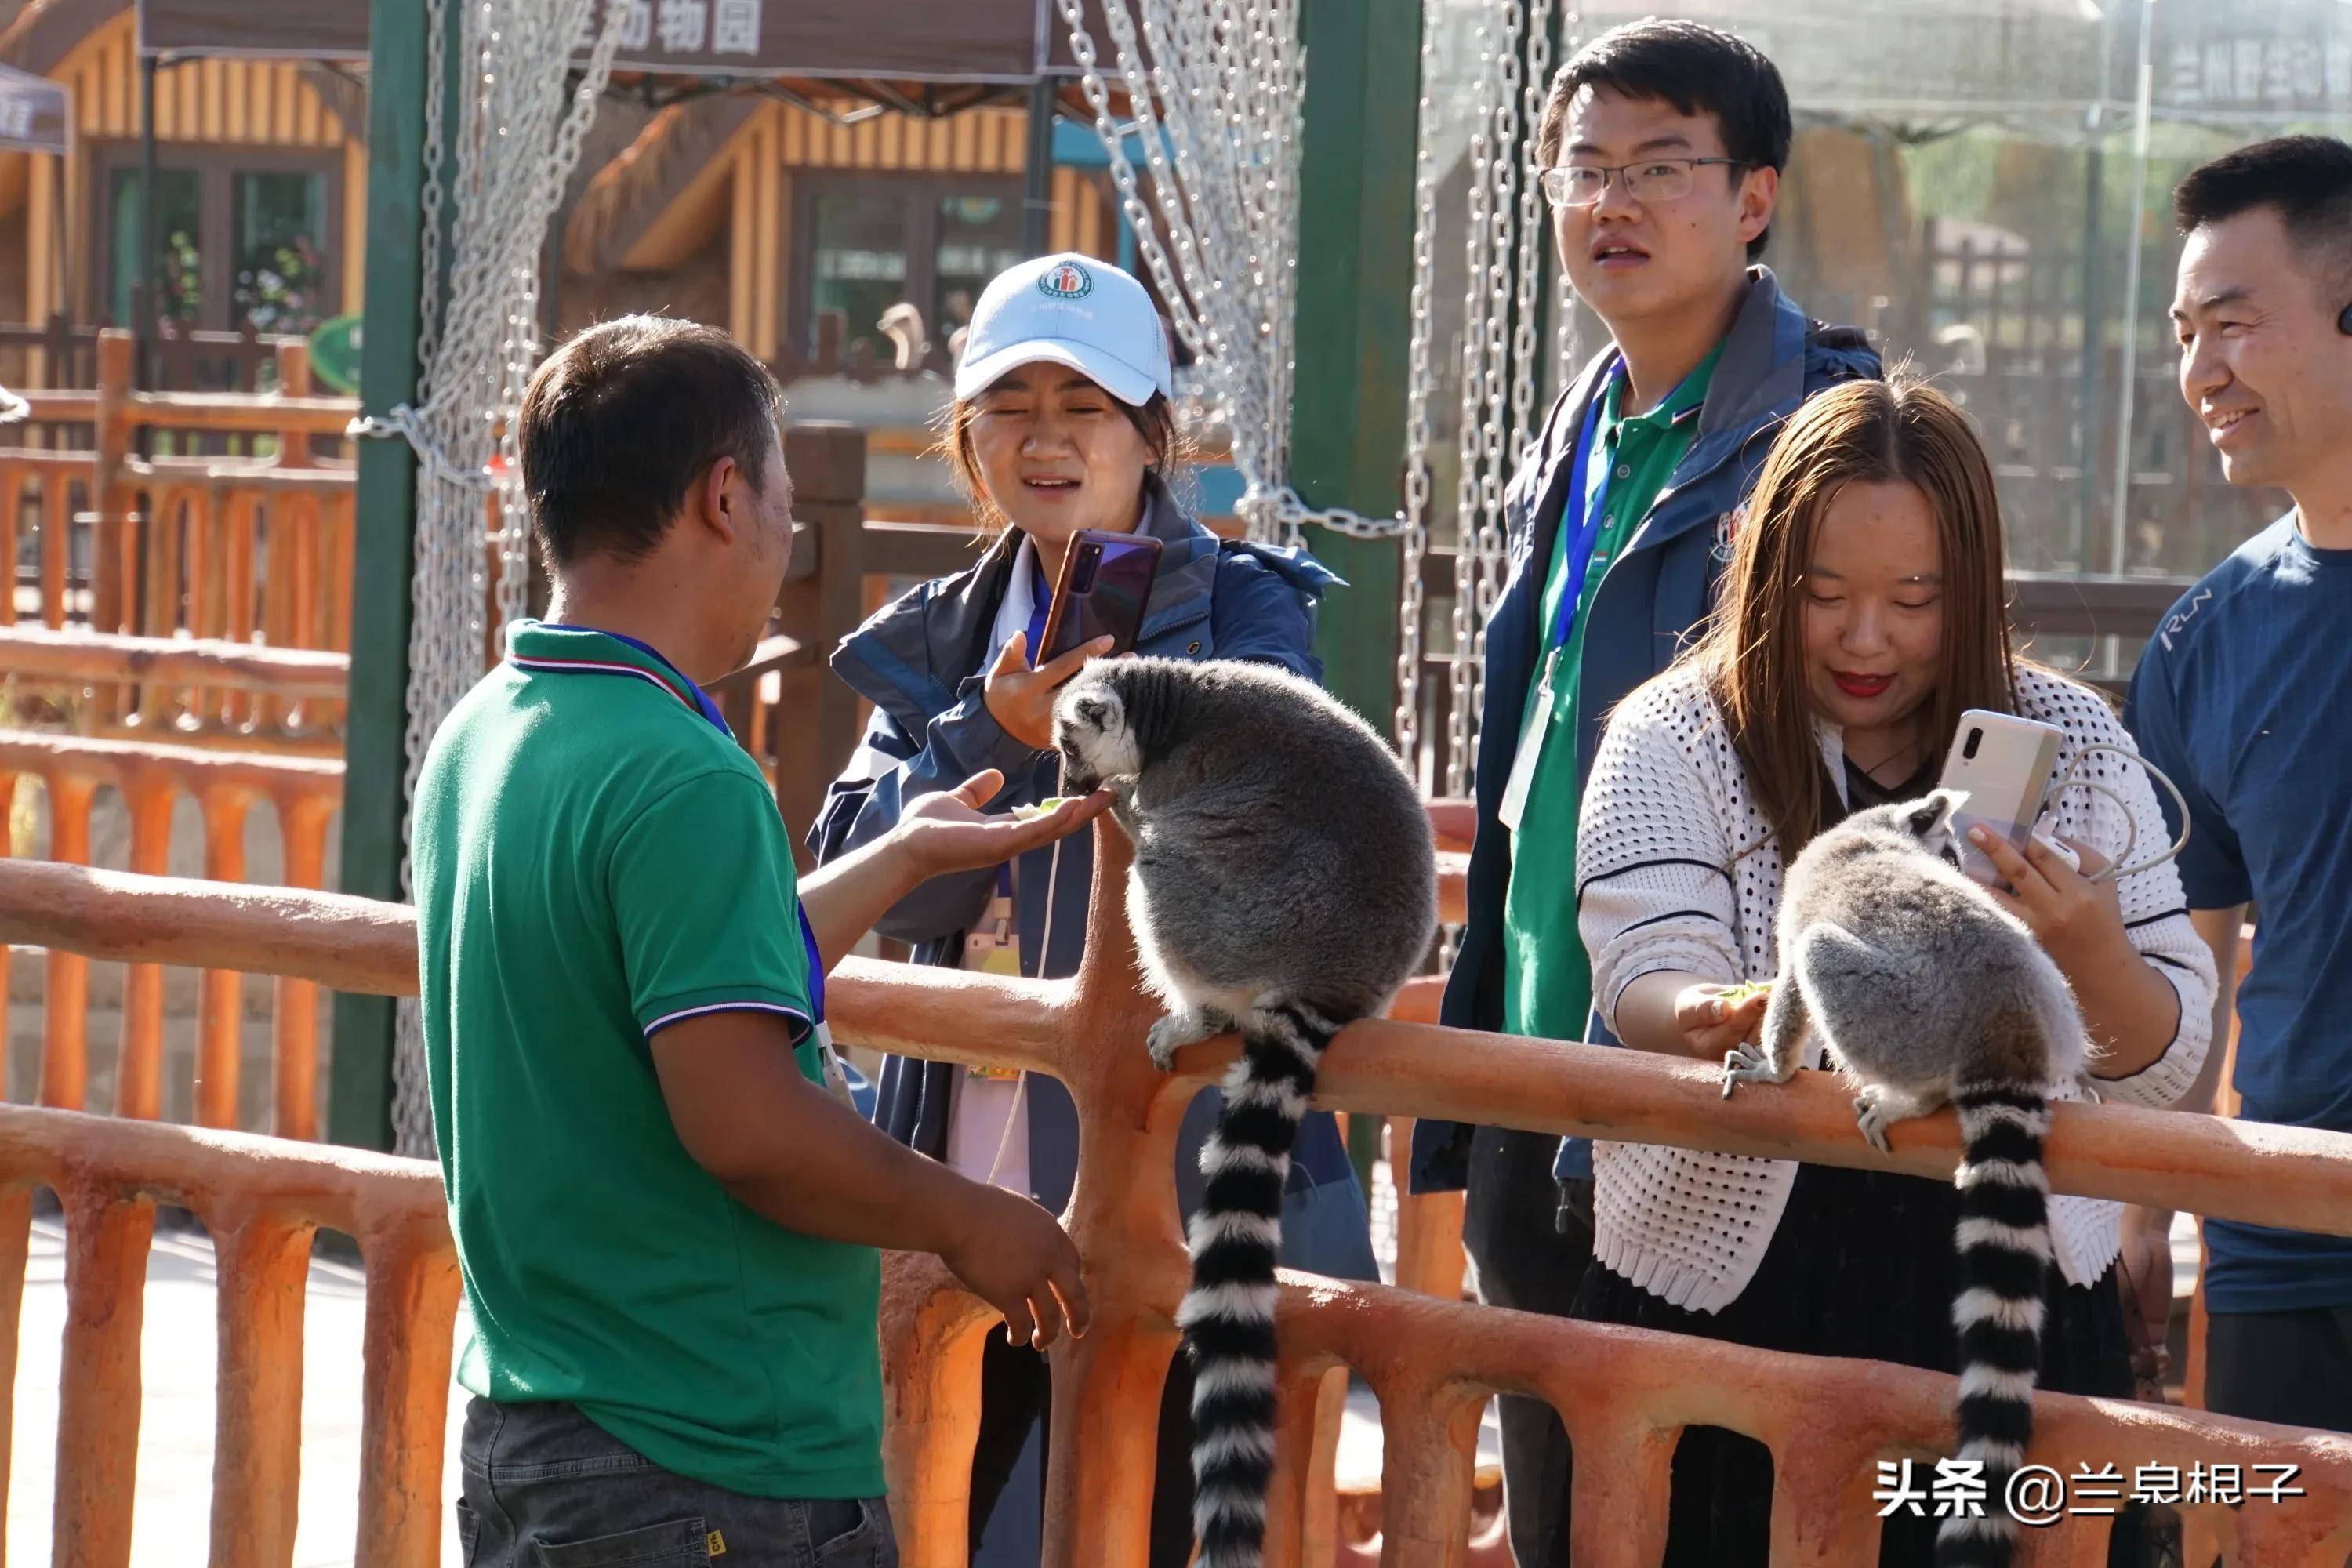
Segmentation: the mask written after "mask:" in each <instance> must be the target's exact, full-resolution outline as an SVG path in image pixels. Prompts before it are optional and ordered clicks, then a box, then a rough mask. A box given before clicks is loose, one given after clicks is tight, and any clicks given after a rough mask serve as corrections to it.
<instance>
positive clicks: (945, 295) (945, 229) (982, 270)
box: [924, 195, 1022, 341]
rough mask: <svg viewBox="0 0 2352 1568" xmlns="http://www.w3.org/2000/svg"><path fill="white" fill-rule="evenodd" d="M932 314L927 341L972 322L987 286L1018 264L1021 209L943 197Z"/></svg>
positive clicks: (993, 199) (992, 200) (1010, 203)
mask: <svg viewBox="0 0 2352 1568" xmlns="http://www.w3.org/2000/svg"><path fill="white" fill-rule="evenodd" d="M933 256H934V258H935V266H934V279H935V280H934V282H933V284H932V287H931V301H930V304H931V308H930V310H929V313H928V314H927V315H926V316H925V318H924V319H925V320H926V321H929V322H931V323H933V325H932V329H931V335H932V336H933V337H934V338H939V339H941V340H942V341H944V339H945V337H946V335H947V334H948V333H950V332H951V331H955V330H956V329H957V328H958V327H961V326H964V325H966V324H967V323H969V322H970V321H971V308H972V304H973V302H974V301H976V300H979V298H980V291H981V290H982V289H985V288H987V287H988V280H989V279H992V278H993V277H995V276H996V275H997V274H998V273H1000V272H1002V271H1003V270H1004V269H1005V268H1008V267H1010V266H1012V265H1013V263H1014V262H1016V261H1018V260H1020V259H1021V257H1022V249H1021V203H1020V202H1019V201H1018V200H1017V199H1008V198H1006V197H1003V196H961V195H960V196H941V197H940V205H939V243H938V246H937V247H936V249H935V250H934V252H933Z"/></svg>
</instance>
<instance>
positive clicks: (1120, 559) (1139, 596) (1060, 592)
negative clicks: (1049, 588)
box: [1032, 529, 1160, 668]
mask: <svg viewBox="0 0 2352 1568" xmlns="http://www.w3.org/2000/svg"><path fill="white" fill-rule="evenodd" d="M1159 570H1160V541H1158V540H1156V539H1153V538H1151V537H1150V535H1149V534H1133V533H1101V532H1097V531H1095V530H1093V529H1085V530H1082V531H1079V532H1077V533H1076V534H1073V535H1072V536H1071V538H1070V547H1069V549H1067V550H1066V551H1065V552H1063V553H1062V577H1061V581H1060V582H1058V583H1055V584H1054V605H1053V608H1052V609H1050V610H1048V611H1047V612H1046V613H1045V641H1044V646H1043V647H1041V648H1039V650H1038V653H1037V658H1035V660H1034V663H1033V666H1032V668H1034V666H1035V665H1038V664H1044V663H1045V661H1046V660H1047V659H1052V658H1060V657H1061V656H1062V655H1064V654H1066V653H1067V652H1069V651H1070V650H1071V649H1072V648H1074V647H1079V646H1081V645H1083V644H1086V643H1090V642H1092V641H1094V639H1095V638H1097V637H1109V638H1110V639H1111V643H1112V646H1111V651H1112V652H1113V653H1129V652H1132V651H1133V650H1134V647H1135V637H1136V634H1137V632H1138V631H1139V630H1140V629H1141V628H1142V626H1143V607H1144V605H1146V604H1147V603H1149V602H1150V598H1151V578H1152V575H1153V574H1155V573H1157V572H1158V571H1159Z"/></svg>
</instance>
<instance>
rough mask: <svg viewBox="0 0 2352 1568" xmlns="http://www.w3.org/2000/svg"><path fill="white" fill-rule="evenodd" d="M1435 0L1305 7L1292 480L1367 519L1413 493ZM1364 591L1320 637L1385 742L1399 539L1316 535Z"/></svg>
mask: <svg viewBox="0 0 2352 1568" xmlns="http://www.w3.org/2000/svg"><path fill="white" fill-rule="evenodd" d="M1421 5H1422V0H1307V5H1306V6H1305V8H1304V15H1303V16H1302V18H1301V22H1300V28H1301V31H1302V33H1303V34H1304V36H1305V44H1306V51H1307V96H1306V103H1305V105H1304V110H1303V112H1304V115H1305V120H1306V127H1305V135H1304V141H1303V144H1302V146H1301V148H1300V172H1299V214H1298V230H1299V247H1298V249H1299V256H1298V321H1297V367H1298V368H1297V377H1296V382H1295V386H1296V390H1295V393H1294V395H1293V402H1292V405H1291V406H1292V418H1291V429H1292V435H1291V458H1290V470H1291V482H1292V483H1293V484H1295V485H1296V486H1297V489H1298V492H1299V494H1300V495H1302V496H1303V497H1305V498H1306V500H1307V502H1308V503H1309V504H1310V505H1314V506H1344V507H1347V508H1349V510H1353V511H1357V512H1360V513H1362V514H1364V515H1366V516H1368V517H1386V516H1389V515H1391V513H1393V512H1394V511H1396V510H1397V509H1398V507H1399V505H1400V504H1401V502H1402V496H1403V481H1404V470H1403V465H1402V461H1401V454H1402V452H1403V451H1404V398H1405V370H1406V359H1407V351H1408V347H1409V333H1410V329H1411V320H1412V179H1413V145H1414V135H1415V131H1416V121H1417V119H1418V116H1417V114H1416V113H1415V109H1414V106H1415V105H1416V104H1417V103H1418V102H1419V101H1420V94H1421ZM1313 544H1314V549H1315V553H1316V554H1317V555H1318V556H1319V557H1321V558H1322V560H1323V562H1324V563H1325V564H1327V565H1328V566H1329V567H1330V568H1331V569H1332V570H1333V571H1335V572H1337V573H1339V575H1340V576H1342V577H1345V578H1346V579H1347V580H1348V582H1349V584H1350V585H1349V587H1347V588H1343V589H1339V590H1337V591H1335V592H1334V593H1333V594H1332V595H1331V596H1330V597H1329V598H1328V600H1326V601H1325V603H1324V605H1323V609H1322V614H1321V617H1320V624H1319V629H1318V634H1317V637H1316V651H1317V652H1318V654H1320V655H1321V656H1322V658H1323V671H1324V680H1325V683H1326V684H1327V685H1328V687H1329V688H1330V689H1331V692H1332V695H1334V696H1336V697H1338V698H1339V699H1340V700H1342V701H1344V702H1346V703H1347V704H1349V706H1350V707H1352V708H1354V709H1355V710H1357V711H1358V712H1359V713H1361V714H1362V715H1363V716H1364V717H1365V718H1367V719H1369V720H1370V721H1371V722H1372V724H1373V726H1374V727H1375V728H1376V729H1378V730H1380V731H1382V732H1383V733H1385V732H1387V731H1389V729H1390V728H1391V724H1392V722H1393V717H1394V713H1395V710H1396V700H1397V679H1396V659H1397V641H1398V637H1397V610H1398V605H1399V604H1400V603H1401V602H1402V575H1401V574H1402V565H1403V552H1402V548H1401V547H1400V546H1399V544H1398V542H1396V541H1395V540H1393V539H1386V540H1357V539H1350V538H1348V537H1346V536H1344V535H1341V534H1337V533H1331V532H1322V533H1318V534H1317V535H1316V537H1315V539H1314V541H1313Z"/></svg>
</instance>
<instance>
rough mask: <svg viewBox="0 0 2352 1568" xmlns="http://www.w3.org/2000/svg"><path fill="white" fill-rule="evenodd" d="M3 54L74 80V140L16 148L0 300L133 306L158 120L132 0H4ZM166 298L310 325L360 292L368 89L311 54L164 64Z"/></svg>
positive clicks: (28, 310)
mask: <svg viewBox="0 0 2352 1568" xmlns="http://www.w3.org/2000/svg"><path fill="white" fill-rule="evenodd" d="M0 16H7V18H8V20H7V24H6V29H5V32H0V61H5V63H7V64H9V65H12V66H15V67H16V68H19V69H22V70H26V71H30V72H32V73H33V74H35V75H37V76H43V77H47V78H48V79H50V80H53V81H56V82H58V83H59V84H61V85H62V86H64V87H65V88H66V89H68V92H69V93H70V94H71V97H72V105H73V124H74V136H73V143H72V148H71V151H70V152H68V153H67V154H66V155H65V156H64V157H62V158H59V157H57V156H54V155H49V154H42V153H0V317H5V318H6V319H8V320H12V321H41V320H44V319H45V318H47V315H48V314H49V313H50V312H51V311H58V312H60V313H62V314H64V315H65V316H66V317H67V318H68V320H70V321H75V322H78V323H89V322H94V321H110V322H115V323H122V324H128V323H129V322H130V321H131V299H132V296H131V289H132V288H133V286H134V285H135V284H136V282H137V281H138V280H139V279H140V278H141V276H142V268H141V267H140V265H139V260H140V258H138V256H137V255H136V252H137V249H138V246H137V243H136V240H135V238H134V237H135V235H136V233H137V222H136V220H137V215H138V212H139V203H140V199H141V180H140V173H141V157H142V135H143V132H144V130H145V119H144V114H143V109H144V103H145V83H144V81H143V79H142V78H143V76H144V74H145V73H144V71H143V70H142V64H141V61H140V58H139V55H138V50H137V47H136V40H135V23H136V18H135V16H134V15H133V9H132V6H131V0H31V3H29V4H25V5H21V6H10V5H0ZM154 89H155V94H154V96H155V132H156V142H157V148H156V151H157V160H156V162H157V179H156V212H157V217H158V228H159V230H160V231H161V233H162V236H163V250H164V258H165V259H164V265H163V289H162V290H161V295H162V306H163V310H162V313H163V316H164V318H165V319H166V320H167V321H173V322H175V323H178V324H180V325H183V326H184V327H187V328H191V329H212V330H231V331H234V330H237V329H241V328H243V327H244V326H246V325H247V323H248V322H250V323H251V324H253V325H254V326H255V327H256V328H257V330H259V331H289V330H295V329H298V328H303V329H306V328H307V327H308V326H309V325H311V324H315V323H316V322H317V321H320V320H323V319H325V318H326V317H329V316H333V315H338V314H341V313H342V312H343V311H346V310H357V309H358V308H359V303H360V282H361V276H362V258H363V255H364V251H365V232H366V230H365V225H366V213H367V201H366V181H367V150H366V146H365V143H364V141H363V140H362V138H363V136H364V133H365V131H366V95H365V92H364V91H363V89H362V88H361V87H360V85H359V84H358V82H357V81H356V80H355V79H352V78H351V77H348V76H344V75H340V74H338V73H337V72H335V71H334V70H332V69H331V68H327V67H325V66H320V65H315V64H306V63H303V62H299V61H295V60H273V59H245V58H213V59H202V60H190V61H186V62H184V63H182V64H178V65H174V66H170V67H167V68H162V69H159V70H157V71H156V72H155V83H154Z"/></svg>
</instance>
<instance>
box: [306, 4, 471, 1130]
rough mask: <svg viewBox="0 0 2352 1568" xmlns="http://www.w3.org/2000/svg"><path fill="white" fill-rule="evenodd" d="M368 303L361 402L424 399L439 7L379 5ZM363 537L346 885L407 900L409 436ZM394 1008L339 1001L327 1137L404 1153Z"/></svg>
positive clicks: (389, 457)
mask: <svg viewBox="0 0 2352 1568" xmlns="http://www.w3.org/2000/svg"><path fill="white" fill-rule="evenodd" d="M458 14H459V13H458V7H457V6H456V5H451V6H449V7H448V8H447V13H446V15H447V16H448V26H449V28H450V37H449V38H448V39H447V46H448V47H446V50H445V51H444V53H445V57H446V62H447V80H450V81H454V80H455V79H456V77H457V69H458V64H457V62H458V57H459V54H460V50H459V49H458V47H457V37H456V31H457V19H458ZM368 56H369V65H368V188H367V202H368V224H367V279H366V282H367V298H366V304H365V311H366V313H365V315H364V316H363V317H362V329H361V330H362V338H361V343H362V351H361V356H360V405H361V407H362V409H363V410H364V411H365V412H366V413H368V414H370V415H383V414H386V413H388V412H390V411H391V410H392V409H394V408H395V407H397V406H399V405H402V404H404V403H407V402H410V401H411V400H412V399H414V398H415V395H416V374H417V363H416V333H417V327H418V309H419V307H418V294H419V292H420V289H419V283H420V280H421V279H422V278H423V268H424V266H425V257H424V254H423V234H422V229H423V224H422V222H421V216H422V211H423V208H422V200H423V193H424V185H425V70H426V58H425V7H424V6H423V5H420V4H418V3H417V0H373V8H372V11H371V14H370V19H369V41H368ZM358 483H359V495H358V510H359V516H358V535H357V545H356V551H355V559H354V561H353V563H352V675H351V700H350V702H349V705H348V708H347V711H346V713H345V718H344V724H345V731H346V734H347V736H348V739H347V741H346V742H345V750H344V764H343V846H342V888H343V891H345V892H347V893H357V894H360V895H361V896H362V897H365V898H371V899H387V900H397V899H398V898H400V896H401V889H400V862H401V856H402V847H403V844H404V834H403V832H402V826H403V815H404V803H403V801H402V798H401V795H402V788H401V782H402V778H403V775H404V773H405V772H406V769H407V734H408V627H409V613H410V604H409V591H410V590H409V584H410V581H411V575H412V568H411V554H410V550H411V544H412V542H413V540H414V537H415V525H416V458H415V453H414V452H412V451H411V450H410V449H409V447H408V444H407V443H406V442H405V441H402V440H398V439H378V440H367V441H362V442H361V443H360V446H359V479H358ZM393 1018H394V1004H393V1002H392V1000H391V999H390V998H389V997H383V996H357V995H352V994H341V993H339V994H337V995H336V997H335V1035H334V1058H333V1069H332V1077H331V1081H330V1084H329V1089H328V1110H327V1134H328V1136H329V1137H330V1138H331V1139H332V1140H333V1141H334V1142H338V1143H351V1144H357V1145H358V1146H360V1147H362V1148H366V1149H390V1148H391V1147H392V1143H393V1134H392V1045H393Z"/></svg>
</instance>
